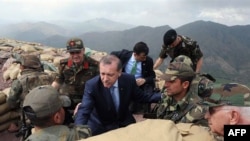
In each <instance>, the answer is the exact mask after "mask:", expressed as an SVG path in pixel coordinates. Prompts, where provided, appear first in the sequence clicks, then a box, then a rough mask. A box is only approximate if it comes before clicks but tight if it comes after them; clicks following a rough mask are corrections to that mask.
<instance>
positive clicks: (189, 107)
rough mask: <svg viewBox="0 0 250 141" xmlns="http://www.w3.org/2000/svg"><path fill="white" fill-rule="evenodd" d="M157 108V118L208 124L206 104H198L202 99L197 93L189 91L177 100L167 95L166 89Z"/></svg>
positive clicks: (176, 121)
mask: <svg viewBox="0 0 250 141" xmlns="http://www.w3.org/2000/svg"><path fill="white" fill-rule="evenodd" d="M163 93H164V95H163V96H162V99H161V101H160V104H159V108H158V110H157V118H159V119H168V120H172V121H174V122H175V123H179V122H182V123H197V124H200V125H204V126H207V121H206V120H205V119H204V115H205V113H206V109H207V107H206V106H203V105H198V103H200V102H202V99H201V98H199V97H198V96H197V95H195V94H192V93H191V92H188V93H187V94H186V96H185V97H184V98H183V99H181V100H180V101H176V100H175V99H173V98H172V97H171V96H167V94H166V91H164V92H163Z"/></svg>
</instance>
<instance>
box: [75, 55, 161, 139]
mask: <svg viewBox="0 0 250 141" xmlns="http://www.w3.org/2000/svg"><path fill="white" fill-rule="evenodd" d="M99 71H100V75H99V76H96V77H94V78H92V79H90V80H88V81H87V82H86V84H85V90H84V95H83V99H82V104H81V105H80V107H79V109H78V112H77V114H76V119H75V124H76V125H79V124H88V126H89V127H90V128H91V131H92V134H93V135H97V134H101V133H104V132H107V131H110V130H113V129H117V128H120V127H125V126H127V125H129V124H131V123H135V118H134V117H133V115H132V113H131V112H130V111H129V104H130V102H131V101H132V100H134V101H137V102H145V103H147V102H148V103H151V102H158V101H159V100H160V99H161V95H160V94H152V95H146V94H144V92H143V91H142V90H141V89H140V88H139V87H138V86H137V85H136V80H135V77H134V75H131V74H126V73H122V64H121V61H120V60H119V58H117V57H116V56H114V55H107V56H105V57H103V58H102V59H101V61H100V64H99Z"/></svg>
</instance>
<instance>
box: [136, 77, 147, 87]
mask: <svg viewBox="0 0 250 141" xmlns="http://www.w3.org/2000/svg"><path fill="white" fill-rule="evenodd" d="M145 82H146V80H145V79H144V78H138V79H136V84H137V86H141V85H143V84H144V83H145Z"/></svg>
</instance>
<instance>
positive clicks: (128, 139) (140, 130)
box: [82, 119, 182, 141]
mask: <svg viewBox="0 0 250 141" xmlns="http://www.w3.org/2000/svg"><path fill="white" fill-rule="evenodd" d="M82 141H182V136H181V134H180V133H179V130H178V129H177V128H176V126H175V124H174V122H172V121H170V120H160V119H157V120H153V119H147V120H145V121H141V122H138V123H135V124H131V125H129V126H127V127H124V128H119V129H116V130H112V131H109V132H106V133H104V134H100V135H97V136H93V137H89V138H87V139H84V140H82Z"/></svg>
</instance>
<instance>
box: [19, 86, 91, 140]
mask: <svg viewBox="0 0 250 141" xmlns="http://www.w3.org/2000/svg"><path fill="white" fill-rule="evenodd" d="M69 104H70V100H69V98H67V97H65V96H63V95H61V96H60V94H59V92H58V91H57V90H56V89H55V88H53V87H52V86H51V85H43V86H38V87H36V88H34V89H33V90H31V91H30V92H29V93H28V95H27V96H26V97H25V99H24V103H23V111H24V113H25V115H26V116H27V117H28V119H29V120H30V121H31V123H32V124H33V125H34V129H35V130H34V133H33V134H31V135H30V136H29V137H28V139H27V140H28V141H43V140H50V141H56V140H58V141H59V140H60V141H75V140H79V139H83V138H87V137H89V136H90V135H91V131H90V129H89V128H88V127H87V126H86V125H79V126H77V127H76V126H74V127H72V128H69V127H67V126H65V125H62V124H63V122H64V117H65V115H64V114H65V112H64V109H63V108H62V107H63V106H68V105H69Z"/></svg>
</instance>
